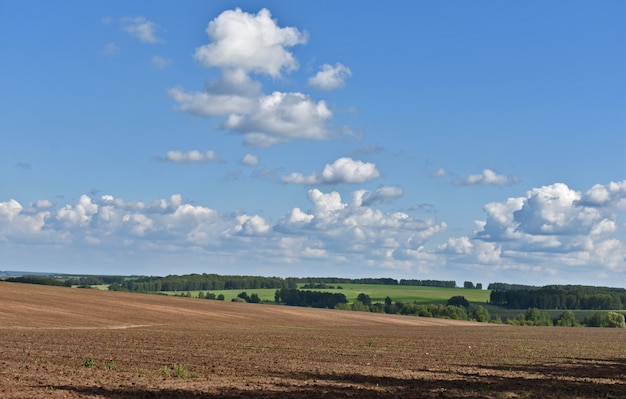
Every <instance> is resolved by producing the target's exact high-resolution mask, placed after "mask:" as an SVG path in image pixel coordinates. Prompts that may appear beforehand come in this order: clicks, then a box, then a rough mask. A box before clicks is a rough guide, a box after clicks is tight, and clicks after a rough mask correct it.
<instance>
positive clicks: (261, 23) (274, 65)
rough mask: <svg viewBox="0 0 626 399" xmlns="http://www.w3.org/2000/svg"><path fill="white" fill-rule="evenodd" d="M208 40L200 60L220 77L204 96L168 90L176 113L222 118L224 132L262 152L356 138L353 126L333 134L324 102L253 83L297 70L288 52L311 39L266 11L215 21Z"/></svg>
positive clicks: (232, 13)
mask: <svg viewBox="0 0 626 399" xmlns="http://www.w3.org/2000/svg"><path fill="white" fill-rule="evenodd" d="M207 34H208V35H209V38H210V39H211V43H209V44H207V45H204V46H201V47H199V48H197V49H196V52H195V58H196V59H197V60H199V61H200V62H201V63H202V64H203V65H204V66H207V67H217V68H220V70H221V77H220V79H219V80H217V81H216V82H211V83H209V84H207V85H206V87H205V90H204V91H200V92H190V91H186V90H185V89H183V88H181V87H174V88H170V89H168V91H167V93H168V95H169V97H170V98H172V99H173V100H174V101H175V102H176V106H175V109H176V110H178V111H183V112H190V113H193V114H196V115H201V116H207V117H223V118H224V120H223V121H222V122H221V123H220V124H219V125H218V127H219V128H221V129H224V130H229V131H231V132H235V133H238V134H241V135H243V140H244V143H245V144H246V145H249V146H252V147H259V148H267V147H271V146H273V145H276V144H278V143H282V142H287V141H292V140H298V139H302V140H326V139H330V138H332V137H334V136H337V135H340V134H351V132H352V130H351V129H350V127H349V126H346V127H344V128H343V129H341V130H340V131H337V132H335V131H332V130H330V129H329V126H328V125H329V124H330V122H331V119H332V116H333V113H332V112H331V110H330V109H329V108H328V106H327V104H326V102H325V101H323V100H320V101H316V100H314V99H312V98H311V97H310V96H308V95H307V94H304V93H300V92H280V91H274V92H272V93H271V94H264V93H262V91H261V83H260V82H258V81H255V80H253V79H252V78H251V77H250V74H251V73H260V74H265V75H269V76H272V77H274V78H278V77H280V76H281V74H282V72H283V71H291V70H294V69H296V68H297V67H298V64H297V62H296V60H295V58H294V57H293V55H292V54H291V53H290V52H289V51H288V50H287V49H288V48H290V47H292V46H294V45H296V44H302V43H305V42H306V35H304V34H302V33H300V32H299V31H298V30H297V29H296V28H292V27H289V28H281V27H279V26H278V25H277V24H276V21H274V20H272V19H271V14H270V12H269V11H268V10H266V9H262V10H261V11H259V12H258V13H257V14H249V13H246V12H243V11H241V9H239V8H237V9H235V10H229V11H224V12H223V13H222V14H220V15H219V16H218V17H217V18H215V19H214V20H212V21H211V22H210V23H209V25H208V27H207ZM338 65H340V64H338ZM337 68H339V67H337ZM339 69H341V68H339ZM341 70H343V69H341ZM344 74H345V71H344Z"/></svg>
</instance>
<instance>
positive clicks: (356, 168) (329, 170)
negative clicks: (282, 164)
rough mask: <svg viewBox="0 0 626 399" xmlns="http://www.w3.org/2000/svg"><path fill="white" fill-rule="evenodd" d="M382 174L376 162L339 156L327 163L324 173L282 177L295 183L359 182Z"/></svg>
mask: <svg viewBox="0 0 626 399" xmlns="http://www.w3.org/2000/svg"><path fill="white" fill-rule="evenodd" d="M379 176H380V172H379V171H378V170H377V169H376V164H374V163H370V162H362V161H358V160H353V159H352V158H339V159H337V160H336V161H335V162H333V163H332V164H326V166H325V167H324V170H323V171H322V173H317V172H316V173H313V174H311V175H308V176H306V175H303V174H302V173H298V172H295V173H291V174H288V175H285V176H283V177H282V178H281V181H282V182H283V183H295V184H339V183H348V184H358V183H364V182H366V181H369V180H372V179H375V178H377V177H379Z"/></svg>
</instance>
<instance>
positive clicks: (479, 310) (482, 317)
mask: <svg viewBox="0 0 626 399" xmlns="http://www.w3.org/2000/svg"><path fill="white" fill-rule="evenodd" d="M472 318H474V320H476V321H479V322H481V323H487V322H489V320H491V316H490V315H489V311H488V310H487V309H486V308H485V307H483V306H480V305H479V306H478V307H476V309H474V311H473V312H472Z"/></svg>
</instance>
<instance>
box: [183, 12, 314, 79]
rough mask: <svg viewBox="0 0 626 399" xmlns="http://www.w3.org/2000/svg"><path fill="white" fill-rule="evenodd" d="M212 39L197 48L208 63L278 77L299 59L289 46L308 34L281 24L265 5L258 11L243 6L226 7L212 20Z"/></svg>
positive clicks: (210, 28) (294, 65)
mask: <svg viewBox="0 0 626 399" xmlns="http://www.w3.org/2000/svg"><path fill="white" fill-rule="evenodd" d="M206 33H207V35H208V36H209V39H210V40H211V43H209V44H206V45H204V46H201V47H198V48H197V49H196V52H195V55H194V57H195V58H196V59H197V60H198V61H200V62H201V63H202V64H203V65H205V66H208V67H219V68H227V69H239V70H243V71H246V72H258V73H264V74H268V75H270V76H272V77H275V78H277V77H279V76H280V75H281V71H283V70H285V71H292V70H294V69H297V68H298V63H297V61H296V59H295V57H294V56H293V54H291V53H290V52H289V51H288V50H287V48H289V47H293V46H295V45H297V44H302V43H306V41H307V37H306V35H305V34H303V33H301V32H300V31H298V29H296V28H293V27H286V28H281V27H279V26H278V25H277V23H276V20H273V19H272V15H271V13H270V12H269V10H267V9H265V8H263V9H261V10H260V11H259V12H258V13H257V14H256V15H255V14H249V13H246V12H243V11H241V9H240V8H236V9H234V10H227V11H224V12H223V13H221V14H220V15H219V16H217V17H216V18H215V19H213V20H212V21H211V22H209V25H208V26H207V28H206Z"/></svg>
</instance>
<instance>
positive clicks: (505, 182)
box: [435, 169, 519, 186]
mask: <svg viewBox="0 0 626 399" xmlns="http://www.w3.org/2000/svg"><path fill="white" fill-rule="evenodd" d="M441 171H442V169H439V170H438V171H436V173H438V174H436V175H435V176H442V174H441ZM518 181H519V178H518V177H517V176H506V175H499V174H497V173H496V172H494V171H493V170H491V169H485V170H483V171H482V173H480V174H476V175H469V176H468V177H467V178H466V179H456V180H454V184H456V185H461V186H471V185H493V186H509V185H512V184H516V183H517V182H518Z"/></svg>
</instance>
